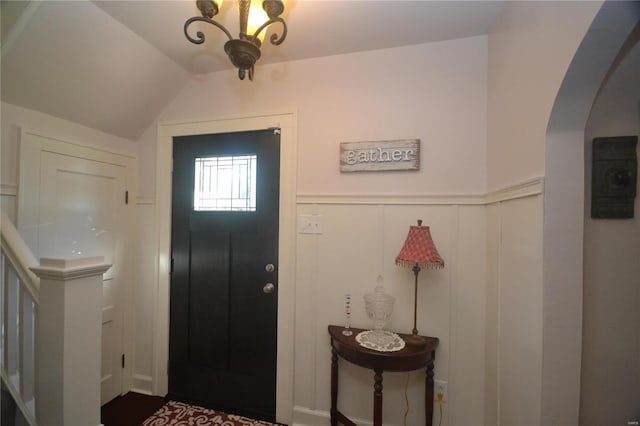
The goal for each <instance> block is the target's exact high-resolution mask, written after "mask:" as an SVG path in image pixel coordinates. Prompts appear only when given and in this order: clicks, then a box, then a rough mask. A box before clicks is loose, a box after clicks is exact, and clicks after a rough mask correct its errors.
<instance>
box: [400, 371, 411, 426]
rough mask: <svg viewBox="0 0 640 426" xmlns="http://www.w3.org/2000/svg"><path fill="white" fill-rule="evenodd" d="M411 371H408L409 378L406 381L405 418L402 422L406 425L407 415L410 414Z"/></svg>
mask: <svg viewBox="0 0 640 426" xmlns="http://www.w3.org/2000/svg"><path fill="white" fill-rule="evenodd" d="M410 374H411V373H410V372H409V373H407V380H406V381H405V383H404V407H405V409H404V418H403V420H402V424H403V425H404V426H407V415H408V414H409V394H408V390H409V375H410Z"/></svg>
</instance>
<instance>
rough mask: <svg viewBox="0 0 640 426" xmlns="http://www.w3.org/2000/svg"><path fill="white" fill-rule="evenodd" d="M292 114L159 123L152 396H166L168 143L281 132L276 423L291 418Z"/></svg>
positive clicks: (294, 121)
mask: <svg viewBox="0 0 640 426" xmlns="http://www.w3.org/2000/svg"><path fill="white" fill-rule="evenodd" d="M297 122H298V120H297V113H296V112H288V113H282V114H273V115H257V116H248V117H246V116H245V117H231V118H221V119H215V120H207V121H192V122H179V123H159V124H158V132H157V145H156V147H157V153H156V160H157V162H156V224H157V245H156V247H157V256H156V261H157V265H156V266H157V268H156V273H157V287H156V289H155V292H154V300H153V305H154V322H153V324H154V331H153V337H154V338H153V341H154V344H153V361H152V364H153V371H152V375H153V376H152V378H153V393H154V394H155V395H165V394H166V393H167V391H168V375H167V365H168V360H169V268H170V263H171V195H172V192H171V176H172V168H173V167H172V158H173V138H174V137H176V136H190V135H199V134H215V133H226V132H240V131H252V130H263V129H268V128H280V129H281V134H280V213H279V228H280V229H279V247H278V258H279V261H278V263H279V265H278V344H277V357H278V358H277V376H276V421H278V422H281V423H285V424H290V423H291V419H292V415H293V373H294V369H293V366H294V352H293V349H294V345H293V339H294V307H295V305H294V302H295V291H294V284H295V253H296V252H295V243H296V238H295V237H296V233H295V230H296V191H297V188H296V181H297V144H298V136H297V135H298V132H297Z"/></svg>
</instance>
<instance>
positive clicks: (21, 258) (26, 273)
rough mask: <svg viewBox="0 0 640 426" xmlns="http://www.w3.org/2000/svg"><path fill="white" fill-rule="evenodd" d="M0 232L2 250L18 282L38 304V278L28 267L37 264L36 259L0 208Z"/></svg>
mask: <svg viewBox="0 0 640 426" xmlns="http://www.w3.org/2000/svg"><path fill="white" fill-rule="evenodd" d="M0 213H1V216H0V234H2V252H3V253H4V254H5V256H6V257H7V259H9V261H10V262H11V264H12V265H13V267H14V268H15V271H16V273H17V274H18V278H20V282H21V283H23V284H24V287H25V288H26V289H27V291H28V292H29V294H30V295H31V298H32V299H33V301H34V302H35V303H36V305H39V304H40V278H38V276H37V275H36V274H34V273H33V272H32V271H31V270H30V269H29V268H32V267H36V266H38V261H37V260H36V258H35V256H34V255H33V253H32V252H31V250H30V249H29V247H28V246H27V244H26V243H25V242H24V240H23V239H22V237H21V236H20V234H19V233H18V230H17V229H16V228H15V226H14V225H13V223H12V222H11V220H10V219H9V217H8V216H7V214H6V213H5V212H4V211H2V210H0Z"/></svg>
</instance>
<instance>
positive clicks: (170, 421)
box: [142, 401, 278, 426]
mask: <svg viewBox="0 0 640 426" xmlns="http://www.w3.org/2000/svg"><path fill="white" fill-rule="evenodd" d="M169 425H170V426H210V425H222V426H277V425H278V424H277V423H269V422H264V421H258V420H252V419H248V418H246V417H242V416H236V415H233V414H226V413H221V412H219V411H214V410H209V409H207V408H202V407H198V406H197V405H189V404H185V403H182V402H176V401H169V402H167V403H166V404H165V405H163V406H162V407H161V408H160V409H159V410H158V411H156V412H155V413H154V414H153V416H151V417H149V418H148V419H147V420H145V421H144V423H142V426H169Z"/></svg>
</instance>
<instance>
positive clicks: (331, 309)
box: [293, 178, 543, 426]
mask: <svg viewBox="0 0 640 426" xmlns="http://www.w3.org/2000/svg"><path fill="white" fill-rule="evenodd" d="M542 190H543V179H541V178H537V179H532V180H530V181H527V182H521V183H518V184H516V185H513V186H512V187H509V188H503V189H500V190H497V191H493V192H491V193H490V194H487V195H464V196H451V195H443V196H437V195H436V196H433V195H429V196H423V197H421V196H396V195H393V196H387V195H378V196H353V197H350V196H344V195H300V196H298V215H318V218H319V220H320V221H321V223H322V230H323V233H322V234H320V235H313V234H298V238H297V248H296V320H295V328H296V332H295V354H296V357H295V361H296V362H295V386H294V388H295V395H296V397H295V406H294V415H293V419H294V420H293V424H294V425H296V426H320V425H326V424H327V417H328V412H329V407H330V347H329V337H328V334H327V325H329V324H341V323H342V322H343V321H344V295H345V293H346V292H350V293H351V295H352V311H353V313H352V324H353V326H355V327H361V328H368V327H370V326H371V324H370V321H369V320H368V318H367V317H366V314H365V311H364V302H363V295H364V294H365V293H368V292H370V291H372V290H373V288H374V286H375V282H376V277H377V275H378V274H382V275H383V276H384V285H385V289H386V291H387V292H388V293H390V294H392V295H393V296H395V297H396V303H395V308H394V313H393V315H392V318H391V321H390V323H389V326H388V328H389V329H391V330H394V331H399V332H409V331H410V329H411V326H412V322H413V274H412V273H411V271H410V270H407V269H403V268H400V267H398V266H396V265H395V263H394V259H395V256H396V255H397V253H398V251H399V249H400V247H401V245H402V243H403V242H404V238H405V236H406V233H407V231H408V227H409V226H410V225H413V224H415V223H416V220H417V219H422V220H423V221H424V223H423V225H428V226H430V227H431V231H432V235H433V238H434V241H435V244H436V246H437V247H438V250H439V251H440V254H441V255H442V256H443V258H444V260H445V268H444V269H443V270H440V271H422V272H421V274H420V279H419V290H418V299H419V302H418V304H419V307H418V310H419V311H418V330H419V331H420V333H421V334H427V335H431V336H437V337H439V338H440V346H439V348H438V350H437V352H436V363H435V378H436V379H439V380H445V381H447V382H448V402H447V403H446V404H445V405H444V407H443V421H442V425H456V426H457V425H478V424H483V423H484V424H495V422H493V421H489V420H491V419H493V420H497V417H498V413H497V412H495V411H496V410H497V406H498V401H499V400H500V398H502V399H504V401H505V402H506V403H507V406H509V405H512V406H514V407H517V406H518V404H513V401H510V399H511V398H512V397H511V396H509V395H508V393H514V392H515V393H517V394H520V395H522V396H523V397H526V400H528V401H531V400H534V401H535V400H537V399H539V388H538V387H537V386H533V388H532V389H531V390H527V389H528V385H527V383H532V384H534V385H535V384H536V383H537V382H536V380H537V381H538V382H539V375H540V365H539V363H538V361H540V358H539V354H540V348H541V340H540V338H541V335H540V334H539V333H536V330H538V331H540V329H539V328H540V327H541V318H540V314H541V299H540V298H539V297H537V296H539V291H540V289H541V285H542V282H541V270H542V263H541V257H540V255H541V251H540V247H541V246H540V241H541V233H542V223H541V221H540V218H541V211H542V196H541V193H542ZM536 295H537V296H536ZM500 312H503V313H502V315H501V314H500ZM529 321H532V324H529ZM527 324H529V325H527ZM521 325H524V328H523V329H522V330H523V332H524V334H523V336H521V337H518V335H517V333H516V335H513V334H511V333H512V331H516V330H518V328H519V327H520V326H521ZM530 328H533V329H532V330H530ZM498 336H503V338H502V340H500V339H499V338H498ZM523 341H526V342H529V343H530V345H531V347H530V349H532V350H531V352H529V354H528V355H527V356H526V357H525V358H524V359H523V360H522V361H520V360H518V356H520V355H526V354H522V353H521V352H522V350H521V349H518V347H519V346H518V345H522V344H523ZM340 362H341V364H340V392H339V401H338V406H339V407H340V409H341V411H343V412H344V413H345V414H347V415H348V416H350V417H353V418H356V419H370V418H371V416H372V398H373V394H372V393H373V387H372V386H373V373H372V372H370V371H368V370H365V369H362V368H360V367H356V366H354V365H351V364H349V363H346V362H344V361H340ZM501 363H502V365H501ZM499 372H502V376H501V381H499V377H498V374H499ZM513 374H517V375H518V377H519V380H521V381H520V382H517V381H515V380H514V379H513V378H512V377H513ZM405 386H407V374H406V373H386V374H385V375H384V410H383V421H384V423H385V424H389V425H401V424H403V417H404V412H405V396H404V392H405ZM423 387H424V372H422V371H416V372H412V373H410V375H409V381H408V388H407V389H408V401H409V407H410V409H409V413H408V416H407V423H406V424H423V423H424V412H423V407H424V390H423ZM536 393H537V395H538V396H537V397H536ZM532 398H533V399H532ZM502 408H503V416H506V417H507V418H508V417H509V415H510V413H511V411H509V412H507V411H506V410H505V408H506V407H504V406H503V407H502ZM485 411H487V412H485ZM433 420H434V422H435V423H434V424H438V423H439V421H440V414H439V410H438V407H437V405H436V406H435V407H434V418H433ZM485 420H487V422H485ZM360 422H361V423H362V424H369V423H367V422H366V421H360ZM359 424H360V423H359Z"/></svg>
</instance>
